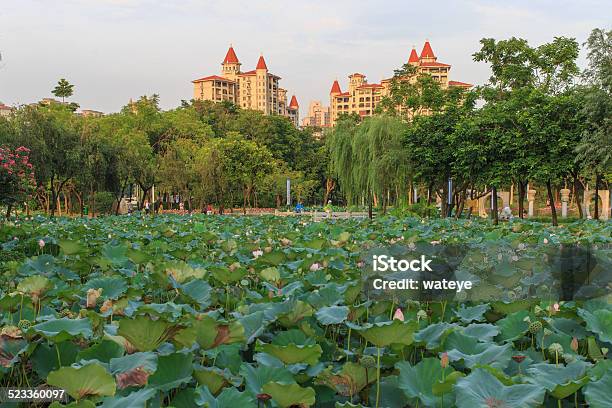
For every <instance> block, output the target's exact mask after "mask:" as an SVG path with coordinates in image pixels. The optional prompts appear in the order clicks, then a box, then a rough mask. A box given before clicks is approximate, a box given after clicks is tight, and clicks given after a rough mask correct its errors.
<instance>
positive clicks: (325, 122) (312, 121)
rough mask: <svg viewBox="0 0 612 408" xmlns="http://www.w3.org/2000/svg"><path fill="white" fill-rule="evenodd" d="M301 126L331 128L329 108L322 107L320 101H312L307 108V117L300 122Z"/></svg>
mask: <svg viewBox="0 0 612 408" xmlns="http://www.w3.org/2000/svg"><path fill="white" fill-rule="evenodd" d="M302 126H304V127H307V126H311V127H320V128H326V127H330V126H331V112H330V108H329V106H323V104H322V103H321V101H312V102H310V105H309V106H308V116H306V117H305V118H304V119H303V120H302Z"/></svg>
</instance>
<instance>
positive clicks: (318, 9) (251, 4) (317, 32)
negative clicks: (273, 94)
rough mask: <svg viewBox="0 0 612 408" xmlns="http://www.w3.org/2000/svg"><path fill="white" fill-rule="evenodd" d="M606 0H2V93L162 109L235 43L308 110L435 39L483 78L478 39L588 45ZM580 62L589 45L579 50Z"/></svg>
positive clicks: (460, 74)
mask: <svg viewBox="0 0 612 408" xmlns="http://www.w3.org/2000/svg"><path fill="white" fill-rule="evenodd" d="M611 5H612V4H611V3H610V0H580V1H576V0H573V1H570V0H556V1H550V0H541V1H538V0H531V1H526V0H525V1H513V0H505V1H501V0H498V1H494V0H465V1H458V0H457V1H450V0H438V1H412V0H403V1H401V0H308V1H281V0H247V1H240V0H234V1H226V0H221V1H219V0H217V1H209V0H163V1H162V0H158V1H155V0H0V53H1V54H2V57H3V58H2V61H1V62H0V101H2V102H4V103H6V104H10V105H14V104H20V103H29V102H34V101H37V100H39V99H41V98H43V97H49V96H51V89H52V88H53V87H54V85H55V83H56V82H57V80H58V79H59V78H61V77H65V78H67V79H68V80H69V81H70V82H72V83H74V84H75V95H74V96H73V98H72V99H73V100H74V101H77V102H79V103H80V104H81V107H82V108H84V109H96V110H102V111H104V112H115V111H118V110H119V109H120V108H121V107H122V106H123V105H125V104H126V103H127V101H128V100H129V98H137V97H138V96H140V95H144V94H152V93H158V94H160V96H161V105H162V107H163V108H164V109H170V108H173V107H176V106H177V105H178V104H179V103H180V101H181V99H190V98H191V94H192V85H191V82H190V81H191V80H192V79H195V78H199V77H201V76H205V75H211V74H218V73H219V70H220V63H221V61H222V60H223V57H224V56H225V52H226V51H227V48H228V45H229V44H230V43H232V44H233V45H234V48H235V50H236V53H237V54H238V58H239V59H240V61H241V62H242V63H243V65H242V68H243V70H249V69H253V68H254V66H255V63H256V61H257V58H258V57H259V54H260V53H263V54H264V57H265V59H266V62H267V64H268V68H269V69H270V70H271V71H272V72H273V73H275V74H277V75H279V76H281V77H282V78H283V79H282V81H281V86H283V87H285V88H287V89H288V90H289V95H291V94H296V95H297V98H298V101H299V103H300V105H301V110H302V114H303V113H304V112H305V110H306V109H307V106H308V103H309V102H310V101H311V100H314V99H319V100H322V101H323V102H324V103H325V104H327V101H328V95H329V89H330V87H331V84H332V82H333V80H334V79H335V78H338V79H339V80H340V84H341V86H342V88H343V89H344V88H346V86H347V78H346V77H347V75H348V74H350V73H352V72H356V71H357V72H361V73H363V74H365V75H367V77H368V80H369V81H370V82H378V81H379V80H380V79H381V78H384V77H388V76H389V75H391V74H392V72H393V69H395V68H397V67H399V66H401V65H402V64H403V63H404V62H405V61H406V60H407V58H408V55H409V52H410V49H411V48H412V45H416V46H417V50H418V51H419V52H420V49H421V48H422V46H423V42H424V41H425V39H429V40H430V42H431V44H432V47H433V50H434V52H435V53H436V55H437V56H438V61H441V62H445V63H449V64H452V65H453V68H452V70H451V79H453V80H460V81H464V82H470V83H475V84H480V83H483V82H485V81H486V79H487V77H488V69H487V67H486V66H485V65H483V64H480V63H475V62H473V61H472V56H471V55H472V54H473V53H474V52H475V51H477V50H478V49H479V44H478V41H479V40H480V39H481V38H482V37H494V38H498V39H501V38H508V37H511V36H517V37H523V38H526V39H527V40H529V42H530V43H531V44H534V45H535V44H541V43H543V42H547V41H550V40H552V38H553V37H554V36H560V35H564V36H571V37H575V38H577V39H578V41H579V42H580V43H583V42H584V41H585V39H586V37H587V36H588V34H589V32H590V31H591V29H592V28H594V27H603V28H610V23H611V22H612V7H611ZM581 63H584V52H583V53H582V55H581Z"/></svg>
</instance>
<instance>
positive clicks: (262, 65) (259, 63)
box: [255, 55, 268, 69]
mask: <svg viewBox="0 0 612 408" xmlns="http://www.w3.org/2000/svg"><path fill="white" fill-rule="evenodd" d="M255 69H268V66H267V65H266V61H265V60H264V57H263V55H260V56H259V61H257V66H256V67H255Z"/></svg>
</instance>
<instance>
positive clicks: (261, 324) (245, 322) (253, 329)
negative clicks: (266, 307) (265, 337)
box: [239, 311, 268, 344]
mask: <svg viewBox="0 0 612 408" xmlns="http://www.w3.org/2000/svg"><path fill="white" fill-rule="evenodd" d="M239 321H240V324H241V325H242V327H244V337H245V338H246V343H247V344H251V343H252V342H253V341H254V340H255V339H256V338H257V337H258V336H259V335H261V334H262V333H263V332H264V330H265V329H266V327H267V325H268V323H267V322H266V321H265V314H264V312H262V311H258V312H255V313H251V314H248V315H246V316H243V317H241V318H240V319H239Z"/></svg>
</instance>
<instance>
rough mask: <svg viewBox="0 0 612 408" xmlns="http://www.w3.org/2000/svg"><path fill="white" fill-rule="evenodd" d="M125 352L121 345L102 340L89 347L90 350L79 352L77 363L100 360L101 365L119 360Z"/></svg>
mask: <svg viewBox="0 0 612 408" xmlns="http://www.w3.org/2000/svg"><path fill="white" fill-rule="evenodd" d="M124 352H125V350H124V349H123V347H121V345H120V344H117V343H116V342H114V341H112V340H106V339H105V340H102V341H101V342H100V343H97V344H94V345H92V346H89V347H88V348H86V349H84V350H81V351H79V353H78V354H77V361H80V360H98V361H100V362H101V363H108V362H109V361H110V360H111V359H113V358H118V357H121V356H122V355H123V353H124Z"/></svg>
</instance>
